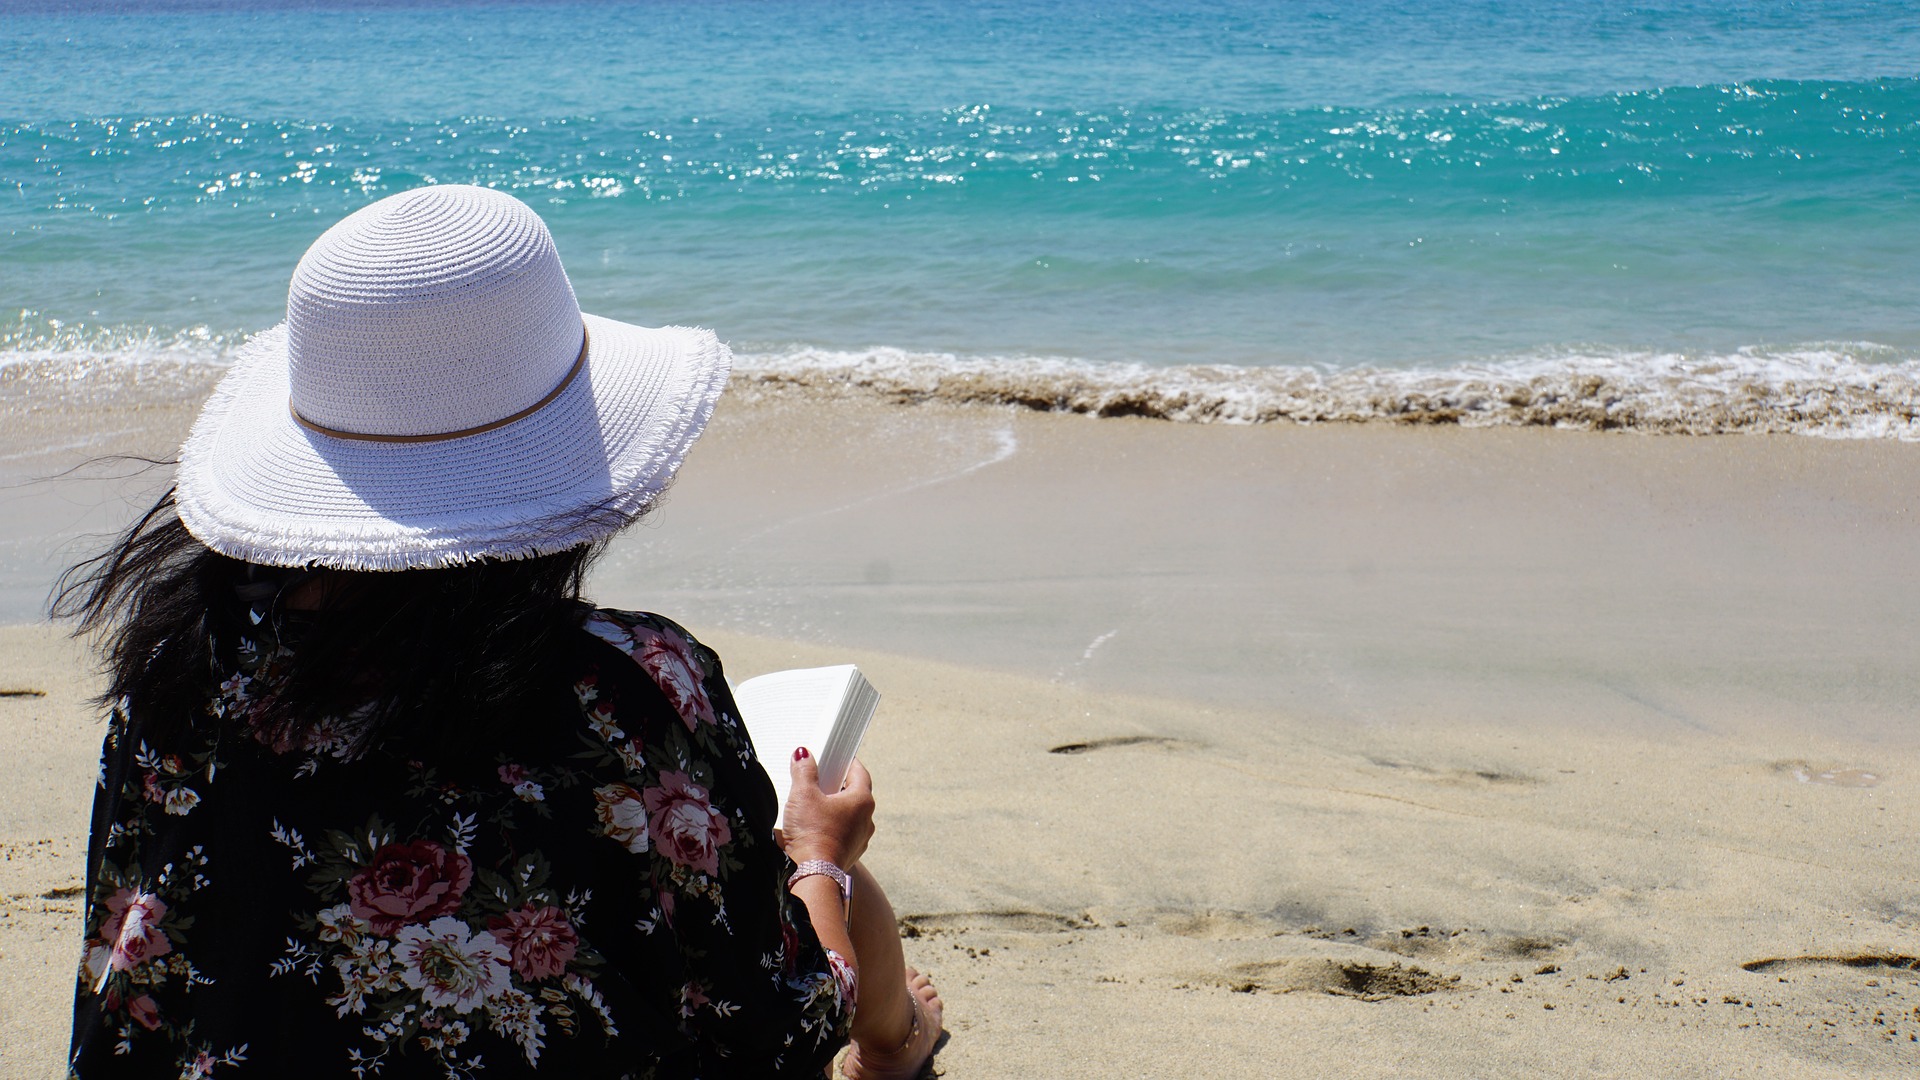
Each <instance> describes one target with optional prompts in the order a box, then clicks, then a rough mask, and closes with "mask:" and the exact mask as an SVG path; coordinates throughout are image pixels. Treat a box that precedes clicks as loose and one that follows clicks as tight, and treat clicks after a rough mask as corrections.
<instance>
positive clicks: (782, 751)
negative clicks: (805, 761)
mask: <svg viewBox="0 0 1920 1080" xmlns="http://www.w3.org/2000/svg"><path fill="white" fill-rule="evenodd" d="M856 678H859V672H858V670H857V669H856V668H855V667H854V666H853V665H852V664H840V665H837V666H834V667H821V668H796V669H794V670H791V671H776V672H773V673H772V674H770V675H760V676H756V677H755V678H751V679H748V680H747V681H746V682H743V683H741V684H740V685H739V686H737V687H735V688H734V691H733V699H734V701H735V702H736V703H737V704H738V705H739V706H740V717H741V719H742V720H744V721H746V725H747V734H748V736H749V737H751V738H752V740H753V752H754V755H755V756H756V757H758V758H759V759H760V764H761V767H762V768H764V769H766V771H767V778H768V779H769V780H772V781H773V792H774V796H775V798H776V799H778V801H779V807H780V810H779V813H780V816H781V818H782V819H784V817H785V815H786V805H787V792H788V790H789V789H790V788H791V787H792V786H793V777H792V773H791V770H790V763H791V761H792V759H793V751H794V748H795V747H799V746H805V747H806V748H807V750H808V751H809V752H811V753H812V754H813V756H814V759H815V760H816V761H818V762H819V763H820V766H821V769H820V783H821V787H822V789H823V790H832V791H838V790H839V788H840V785H841V783H842V782H843V781H844V780H845V778H846V769H847V765H848V763H850V762H851V761H852V759H853V755H852V754H851V753H847V754H845V755H844V756H845V760H844V761H841V762H839V763H838V769H837V771H836V772H835V773H834V774H833V775H831V776H830V775H828V768H827V766H828V759H827V756H826V750H827V743H828V742H829V740H830V739H831V737H832V734H833V730H834V728H835V721H836V720H838V719H839V717H840V715H841V711H842V706H843V705H844V704H845V702H846V698H847V691H848V689H849V684H850V682H851V681H852V680H853V679H856ZM865 682H866V680H865V679H860V683H861V684H863V685H864V684H865ZM776 824H778V822H776Z"/></svg>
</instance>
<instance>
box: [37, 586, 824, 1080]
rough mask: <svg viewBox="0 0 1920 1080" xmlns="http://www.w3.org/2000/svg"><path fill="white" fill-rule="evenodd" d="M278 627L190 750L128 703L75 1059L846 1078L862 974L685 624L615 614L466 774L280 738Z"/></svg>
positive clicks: (713, 669) (200, 1072) (219, 1067)
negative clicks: (264, 735)
mask: <svg viewBox="0 0 1920 1080" xmlns="http://www.w3.org/2000/svg"><path fill="white" fill-rule="evenodd" d="M261 631H262V632H261V633H260V634H259V635H258V639H257V640H250V641H247V642H245V643H243V645H242V647H241V649H240V653H239V663H238V665H237V669H236V670H233V671H231V672H228V673H224V674H225V675H226V677H225V679H224V681H220V682H218V684H217V686H216V685H213V683H212V682H211V681H210V683H209V691H210V694H209V700H208V705H207V714H208V715H207V716H205V717H203V718H200V720H199V721H198V722H197V723H196V724H195V725H193V727H192V729H191V732H190V734H189V735H188V736H187V737H186V738H185V739H184V740H182V741H180V742H179V744H178V745H173V744H168V745H157V744H155V743H153V742H150V741H149V740H148V739H147V738H146V737H143V735H142V731H143V726H142V725H141V724H140V723H139V716H138V715H137V714H138V705H137V704H133V705H128V704H126V703H123V704H122V705H121V707H119V708H117V709H115V710H114V714H113V716H112V718H111V722H110V726H109V729H108V733H107V739H106V750H105V755H104V761H103V764H102V769H101V776H100V788H99V791H98V793H97V796H96V799H95V803H94V815H93V836H92V843H91V845H90V850H89V853H88V880H87V914H86V932H87V938H86V944H85V949H84V955H83V958H82V962H81V967H80V974H79V987H78V991H77V996H76V1002H75V1012H74V1032H73V1056H72V1070H73V1073H74V1075H77V1076H80V1077H86V1078H93V1077H106V1076H139V1077H159V1076H175V1075H178V1076H181V1077H204V1076H217V1077H227V1076H233V1077H246V1076H264V1077H280V1076H307V1075H315V1076H345V1075H353V1076H357V1077H412V1076H454V1077H480V1076H519V1075H524V1074H534V1073H538V1074H542V1075H546V1074H551V1075H554V1076H562V1077H602V1076H605V1077H629V1076H630V1077H635V1078H640V1077H694V1076H699V1077H724V1076H754V1077H763V1076H765V1077H771V1076H789V1075H792V1076H799V1075H808V1076H813V1077H818V1076H819V1075H820V1073H821V1070H822V1069H823V1067H824V1066H825V1065H826V1063H827V1062H828V1061H829V1060H830V1059H831V1058H832V1056H833V1054H834V1052H835V1051H836V1050H837V1049H838V1048H839V1047H840V1046H841V1045H843V1044H844V1043H845V1041H846V1037H847V1030H848V1026H849V1024H850V1022H851V1018H852V1012H853V990H854V988H853V980H852V973H851V969H850V968H849V967H848V966H847V965H846V964H845V962H844V961H843V960H842V958H841V957H839V956H837V955H835V954H833V953H831V952H829V951H828V950H826V949H824V948H823V947H822V946H821V945H820V943H819V941H818V939H817V938H816V937H815V936H814V932H813V928H812V925H811V924H810V923H809V922H808V920H807V912H806V909H805V907H804V906H803V905H802V904H801V903H800V902H799V901H798V900H796V899H794V898H793V896H792V895H791V894H790V893H789V892H788V891H787V888H786V879H787V875H788V874H789V873H790V872H791V871H792V866H791V864H790V863H789V862H788V861H787V859H786V857H785V856H784V855H783V854H782V853H781V851H780V849H779V848H778V846H776V845H775V844H774V842H773V840H772V829H773V819H774V810H775V807H774V803H773V792H772V787H771V785H770V784H769V783H768V782H767V779H766V775H765V774H764V773H763V772H762V771H761V769H760V766H759V764H758V762H757V761H756V760H755V758H754V755H753V749H752V746H751V744H750V743H749V742H748V739H747V736H746V731H745V729H744V728H743V727H742V726H741V723H740V720H739V714H738V712H737V710H736V709H735V706H734V704H733V698H732V696H731V694H729V692H728V690H727V686H726V682H725V680H724V679H723V678H722V677H721V672H720V664H719V661H718V659H717V658H716V657H715V656H714V655H713V653H712V652H711V651H709V650H707V649H706V648H704V647H703V646H701V645H699V644H698V643H696V642H695V641H693V640H692V638H691V637H690V636H688V635H687V634H686V632H685V631H683V630H681V629H680V628H679V627H677V626H675V625H674V624H672V623H670V622H668V621H666V620H664V619H661V618H659V617H657V616H653V615H644V614H633V613H626V612H616V611H604V610H603V611H595V612H593V613H591V614H590V615H588V616H587V617H586V619H585V621H584V623H583V625H582V633H581V634H580V636H579V644H578V649H577V655H578V662H577V665H576V667H575V670H574V671H573V672H572V677H573V684H572V688H571V694H570V695H567V696H565V697H560V696H559V695H560V694H564V693H565V688H563V687H562V688H556V690H557V691H558V693H557V694H556V700H557V701H559V702H560V704H558V705H557V706H556V709H555V713H556V715H552V716H542V717H538V718H531V717H530V718H529V719H528V722H527V723H525V724H524V725H521V726H520V727H519V729H518V730H517V731H516V733H515V734H514V735H513V736H512V740H513V741H512V744H511V745H502V746H500V747H498V748H497V749H496V750H495V752H494V754H493V759H494V760H495V761H497V769H495V770H494V771H493V772H492V774H491V775H484V774H482V775H475V774H473V772H472V770H471V769H469V770H467V774H466V775H463V777H462V778H460V779H458V780H456V779H455V778H453V777H451V776H449V775H445V774H444V773H443V771H442V770H439V769H437V768H436V767H435V765H433V764H432V763H426V762H420V761H409V760H403V759H402V758H401V756H399V755H395V754H391V753H387V752H383V751H382V750H381V749H379V748H378V747H376V748H375V749H373V750H371V751H369V752H367V753H364V754H360V755H357V756H355V755H351V754H349V752H348V750H347V746H348V744H347V742H346V740H344V739H343V738H341V737H340V735H339V733H337V732H335V731H330V730H328V729H327V728H326V727H324V726H323V727H322V728H321V729H320V730H317V731H315V732H314V733H313V734H312V735H311V736H310V737H309V738H307V739H306V740H305V742H304V744H303V745H300V746H272V745H267V744H265V743H263V742H262V741H260V740H259V739H256V738H253V737H251V736H250V735H249V732H250V731H252V730H253V728H252V726H251V725H250V723H249V719H248V718H249V715H250V710H255V709H257V708H258V707H259V702H261V701H262V700H263V699H264V698H266V697H267V696H269V695H271V694H272V693H273V692H274V687H275V685H276V683H277V680H279V679H281V678H283V677H284V676H283V674H282V673H283V672H284V671H285V669H286V663H287V660H288V658H289V657H290V656H291V653H290V652H289V651H288V650H287V649H286V648H285V647H284V646H281V645H279V644H277V643H275V642H274V641H272V640H271V637H270V635H268V634H266V633H265V632H264V631H265V628H264V627H262V628H261ZM576 703H577V704H576ZM130 714H131V715H130ZM784 764H785V763H784V762H782V763H779V765H778V766H776V767H779V766H784Z"/></svg>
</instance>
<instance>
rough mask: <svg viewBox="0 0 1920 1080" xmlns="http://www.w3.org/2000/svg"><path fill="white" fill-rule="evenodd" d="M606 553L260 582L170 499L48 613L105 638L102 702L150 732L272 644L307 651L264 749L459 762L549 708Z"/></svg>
mask: <svg viewBox="0 0 1920 1080" xmlns="http://www.w3.org/2000/svg"><path fill="white" fill-rule="evenodd" d="M605 546H606V542H605V541H604V540H603V541H600V542H598V543H593V544H586V545H582V546H580V547H575V548H570V549H567V550H564V551H560V552H557V553H555V554H551V555H542V556H536V557H532V558H526V559H515V560H480V561H476V562H470V563H466V564H463V565H460V566H454V567H449V568H446V569H423V570H402V571H380V572H372V571H368V572H356V571H341V570H326V569H321V568H318V567H307V568H295V569H280V568H272V567H263V566H258V565H255V564H253V563H248V562H243V561H241V560H239V559H234V558H229V557H228V556H225V555H222V554H220V553H218V552H216V551H213V550H212V549H210V548H208V547H206V546H205V545H204V544H202V543H200V541H198V540H196V539H195V538H194V537H193V535H192V534H191V533H189V532H187V529H186V526H184V525H183V524H181V522H180V516H179V514H178V512H177V511H176V509H175V506H174V493H173V491H172V490H169V491H168V492H167V493H166V494H165V495H164V496H162V497H161V499H160V500H159V501H158V502H157V503H155V504H154V506H153V508H152V509H150V510H148V511H147V512H146V514H145V515H144V516H142V517H141V518H140V520H139V521H137V522H135V523H134V524H133V525H132V526H131V527H130V528H128V529H127V531H126V532H125V533H123V534H121V536H120V537H119V539H118V540H117V542H116V543H115V544H114V545H113V546H112V547H110V548H108V549H107V550H106V551H105V552H102V553H101V554H99V555H97V556H95V557H93V558H91V559H88V560H86V561H85V562H82V563H80V564H78V565H76V566H73V567H71V568H70V569H68V570H67V571H66V572H65V573H64V574H62V575H61V577H60V580H59V582H58V583H57V584H56V585H55V587H54V597H53V600H52V603H51V605H50V608H51V612H52V614H53V615H54V616H55V617H56V618H75V619H77V620H78V626H77V628H76V631H75V632H76V633H77V634H88V633H97V634H99V635H100V637H101V642H100V644H101V648H102V652H103V654H104V657H105V660H106V667H107V674H108V685H107V689H106V692H105V693H104V694H103V695H102V696H101V700H102V701H103V702H107V703H111V702H117V701H120V700H122V699H126V700H128V701H129V702H131V703H132V704H133V705H134V706H135V711H136V712H137V713H138V714H139V715H140V717H141V720H140V722H141V723H142V724H143V725H158V726H159V727H160V728H162V729H174V730H178V727H177V726H178V725H184V724H190V723H195V722H200V721H201V720H202V719H203V718H205V717H206V716H207V704H208V701H209V697H210V693H211V691H212V689H213V685H214V683H213V680H214V679H216V678H217V677H219V674H220V673H223V672H231V670H232V665H233V663H234V657H235V654H236V652H237V650H239V649H240V648H241V647H242V645H241V643H242V642H243V641H248V640H254V639H257V638H261V637H270V638H271V639H272V640H274V641H276V642H279V643H281V644H285V645H288V646H289V647H294V646H297V648H295V649H294V654H295V658H294V661H293V662H292V663H291V664H290V665H288V669H289V671H288V677H287V679H286V681H285V682H284V683H283V684H280V685H279V686H278V688H277V691H276V693H275V694H274V695H272V698H271V700H269V701H266V702H264V703H263V704H262V706H261V708H260V709H259V710H257V711H256V712H254V713H252V714H251V715H250V716H249V718H248V722H249V723H250V724H252V725H253V728H252V730H251V733H252V734H253V735H255V736H256V737H258V738H260V739H261V740H262V741H265V742H269V743H271V744H274V745H294V746H298V745H302V744H303V743H304V742H305V741H306V739H307V737H308V736H310V735H312V734H313V733H314V732H315V731H316V730H317V729H318V728H319V726H320V725H321V724H322V723H323V722H325V723H329V724H331V725H332V728H333V731H334V732H336V733H338V734H339V735H341V736H344V737H345V738H346V739H347V740H348V742H349V744H350V746H351V748H352V749H355V750H358V749H362V748H365V747H367V746H369V745H372V744H374V743H376V742H379V743H389V744H393V745H395V746H396V748H399V749H402V750H403V752H406V753H409V754H421V755H425V754H435V755H448V756H458V752H459V748H460V747H461V746H462V745H463V744H464V745H469V746H471V745H473V744H474V742H475V739H474V736H476V735H479V736H482V738H481V739H480V740H479V741H480V742H481V744H483V745H484V743H485V742H487V741H490V740H487V739H485V738H484V736H485V734H486V733H487V732H488V731H490V730H496V729H497V726H498V725H501V724H504V723H505V722H507V721H508V720H509V719H511V718H513V717H514V716H516V715H517V716H520V717H524V716H526V715H527V706H528V705H529V704H530V703H531V701H532V699H534V698H536V697H539V696H543V695H551V694H552V693H553V692H554V689H553V686H552V681H553V680H551V679H543V678H542V677H541V676H542V675H543V673H545V672H547V671H549V670H551V665H552V664H553V663H554V662H555V661H556V660H557V659H558V650H559V649H560V647H561V646H562V644H563V643H564V642H565V640H566V638H567V635H568V634H570V633H571V632H572V630H573V628H574V627H575V626H577V625H578V623H579V617H580V615H581V613H582V610H583V608H584V605H583V604H582V602H581V600H580V590H581V586H582V584H583V582H584V579H585V577H586V573H587V569H588V568H589V566H591V564H592V563H593V561H594V560H595V559H596V558H597V557H598V556H599V555H600V553H601V551H602V550H604V548H605ZM316 582H317V584H316V585H314V587H315V588H317V589H318V590H319V591H320V594H321V595H322V596H323V597H324V603H323V604H322V605H321V607H320V609H319V610H316V611H312V612H306V611H290V610H289V609H288V608H287V606H286V601H287V599H288V597H289V596H290V595H291V594H293V593H294V592H295V591H296V590H300V589H302V588H303V587H306V586H308V585H309V584H310V583H316ZM263 631H264V633H263ZM343 726H344V730H343ZM148 730H152V729H150V728H149V729H148Z"/></svg>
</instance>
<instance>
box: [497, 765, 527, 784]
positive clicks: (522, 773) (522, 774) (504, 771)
mask: <svg viewBox="0 0 1920 1080" xmlns="http://www.w3.org/2000/svg"><path fill="white" fill-rule="evenodd" d="M499 772H500V782H501V783H503V784H505V785H507V786H508V787H512V786H514V785H515V784H518V783H520V782H522V781H524V780H525V779H526V778H527V770H526V766H524V765H502V766H500V770H499Z"/></svg>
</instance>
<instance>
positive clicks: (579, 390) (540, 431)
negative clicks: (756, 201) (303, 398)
mask: <svg viewBox="0 0 1920 1080" xmlns="http://www.w3.org/2000/svg"><path fill="white" fill-rule="evenodd" d="M583 318H584V319H585V322H586V326H587V342H588V345H587V356H586V361H585V363H584V364H583V366H582V368H581V370H580V372H579V373H578V374H577V375H575V376H574V378H573V379H572V381H571V382H569V383H568V384H567V386H566V388H565V389H563V390H562V391H561V392H560V394H559V395H558V396H556V397H555V398H554V399H553V400H552V401H550V402H548V403H547V404H546V405H544V406H542V407H541V408H539V409H538V410H536V411H535V412H533V413H532V414H530V415H528V416H525V417H522V418H521V419H519V420H516V421H514V422H513V423H510V424H507V425H505V426H502V427H498V428H494V429H492V430H490V431H483V432H480V433H478V434H474V435H467V436H463V437H460V438H457V439H447V440H442V441H432V442H407V443H399V442H369V441H364V440H357V439H342V438H338V437H334V436H329V435H325V434H321V433H319V432H315V431H311V430H309V429H307V428H305V427H302V426H301V425H300V424H299V423H297V422H296V421H295V420H294V418H293V415H292V412H291V410H290V409H289V408H288V400H289V396H288V395H289V385H288V357H287V329H286V324H284V323H282V324H281V325H279V326H276V327H274V328H273V329H271V330H267V331H265V332H263V333H260V334H258V335H256V336H255V337H254V338H253V339H251V340H250V341H249V342H248V343H247V344H246V345H245V346H244V347H242V348H241V349H240V350H239V352H238V355H237V356H236V358H235V361H234V366H233V370H232V371H230V372H228V374H227V375H226V377H224V378H223V379H221V380H220V384H219V386H217V387H216V388H215V389H214V392H213V396H212V397H211V398H210V399H209V400H208V401H207V404H206V406H205V407H204V408H203V409H202V411H201V413H200V418H199V419H198V420H197V421H196V422H195V423H194V426H193V430H192V432H191V433H190V434H189V435H188V436H187V441H186V444H185V445H184V446H183V447H181V450H180V468H179V473H178V477H177V480H176V494H175V501H176V504H177V506H178V508H179V512H180V520H181V521H182V523H183V524H185V525H186V527H187V531H188V532H190V533H192V534H193V535H194V536H195V537H196V538H197V539H199V540H200V542H201V543H204V544H206V545H207V546H208V547H210V548H212V549H213V550H215V551H218V552H221V553H222V554H225V555H229V556H232V557H234V558H236V559H244V560H246V561H248V562H253V563H260V564H263V565H267V566H308V565H318V566H327V567H334V568H338V569H343V570H401V569H411V568H418V567H435V566H452V565H457V564H460V563H465V562H470V561H472V560H475V559H484V558H493V559H516V558H528V557H531V556H534V555H545V554H550V553H552V552H556V551H563V550H565V549H567V548H571V547H577V546H579V545H580V544H585V543H590V542H592V541H594V540H598V539H601V538H603V537H605V536H607V535H609V534H611V533H612V532H614V531H616V530H617V529H619V528H620V527H621V526H623V525H625V524H626V523H627V522H628V521H630V520H632V518H633V517H635V516H637V515H639V514H640V513H643V512H644V511H645V510H646V509H647V508H648V507H649V506H650V505H651V504H652V502H653V500H654V499H655V498H656V497H658V496H659V494H660V492H661V491H662V490H663V489H664V488H665V487H666V485H667V483H668V482H669V481H670V480H672V478H673V474H674V472H675V471H676V470H678V469H679V467H680V463H681V462H682V461H683V460H684V459H685V457H686V454H687V450H688V449H689V448H690V447H691V446H692V445H693V442H694V440H695V439H697V438H698V437H699V435H700V432H701V431H702V430H703V429H704V428H705V427H706V424H707V421H708V419H709V418H710V417H711V416H712V415H713V406H714V402H715V401H717V400H718V399H719V396H720V392H721V390H722V389H723V388H725V386H726V381H727V375H728V370H729V368H730V366H731V362H732V356H731V354H730V353H729V352H728V350H727V347H726V346H725V345H723V344H721V343H720V341H719V340H718V339H717V338H715V337H714V335H713V333H712V332H711V331H708V330H698V329H693V328H690V327H679V326H672V327H662V328H648V327H642V326H633V325H630V324H628V323H621V322H615V321H614V320H612V319H603V318H600V317H598V316H594V315H587V316H583Z"/></svg>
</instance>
